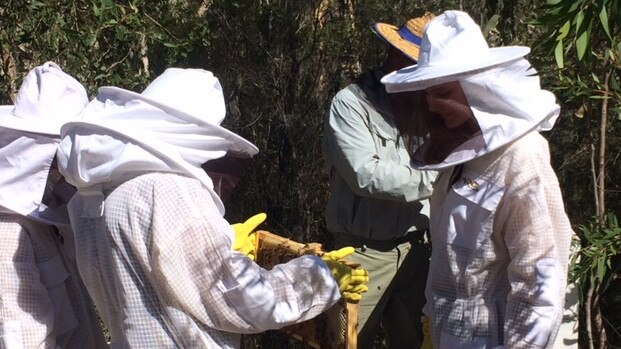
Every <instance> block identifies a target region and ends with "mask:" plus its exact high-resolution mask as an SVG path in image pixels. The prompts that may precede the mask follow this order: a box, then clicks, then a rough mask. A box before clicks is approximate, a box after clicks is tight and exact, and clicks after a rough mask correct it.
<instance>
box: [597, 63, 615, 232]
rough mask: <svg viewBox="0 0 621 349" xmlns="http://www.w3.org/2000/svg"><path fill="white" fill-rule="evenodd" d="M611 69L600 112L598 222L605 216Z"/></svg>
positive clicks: (605, 83) (608, 73)
mask: <svg viewBox="0 0 621 349" xmlns="http://www.w3.org/2000/svg"><path fill="white" fill-rule="evenodd" d="M611 73H612V69H611V70H609V71H608V72H607V73H606V76H605V77H604V91H603V92H604V93H603V99H602V110H601V114H600V125H599V172H598V174H597V181H598V183H597V187H598V198H599V212H597V216H598V217H599V219H600V220H603V219H604V216H605V215H606V197H605V196H606V129H607V126H608V122H607V121H608V98H609V94H610V86H609V83H610V74H611Z"/></svg>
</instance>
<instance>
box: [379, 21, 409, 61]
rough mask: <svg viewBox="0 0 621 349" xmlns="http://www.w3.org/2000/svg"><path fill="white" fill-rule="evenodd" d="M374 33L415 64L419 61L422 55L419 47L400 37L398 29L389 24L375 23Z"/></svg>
mask: <svg viewBox="0 0 621 349" xmlns="http://www.w3.org/2000/svg"><path fill="white" fill-rule="evenodd" d="M373 31H374V32H375V34H376V35H377V36H379V37H380V38H381V39H382V40H383V41H384V42H386V43H387V44H389V45H391V46H393V47H394V48H396V49H397V50H399V51H401V52H402V53H403V54H404V55H406V56H407V57H408V58H409V59H411V60H413V61H414V62H416V61H418V54H419V53H420V48H419V46H418V45H416V44H414V43H412V42H411V41H408V40H405V39H404V38H403V37H402V36H401V35H399V28H398V27H396V26H394V25H392V24H387V23H375V24H374V25H373Z"/></svg>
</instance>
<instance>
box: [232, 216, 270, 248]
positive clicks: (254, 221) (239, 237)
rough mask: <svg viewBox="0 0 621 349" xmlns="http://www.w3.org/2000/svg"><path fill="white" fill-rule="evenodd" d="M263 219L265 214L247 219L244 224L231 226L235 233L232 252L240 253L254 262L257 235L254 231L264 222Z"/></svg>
mask: <svg viewBox="0 0 621 349" xmlns="http://www.w3.org/2000/svg"><path fill="white" fill-rule="evenodd" d="M265 218H267V215H266V214H265V213H259V214H256V215H254V216H252V217H250V218H248V220H247V221H245V222H244V223H235V224H231V227H232V228H233V231H234V232H235V241H234V242H233V250H234V251H237V252H241V253H243V254H245V255H246V256H248V258H250V259H252V260H255V258H256V255H257V233H256V232H255V231H254V230H255V229H256V228H257V227H258V226H259V224H261V223H263V221H265Z"/></svg>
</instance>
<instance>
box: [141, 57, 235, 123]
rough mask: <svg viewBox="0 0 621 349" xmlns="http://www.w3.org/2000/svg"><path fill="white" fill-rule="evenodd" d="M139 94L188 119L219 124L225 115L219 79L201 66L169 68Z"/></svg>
mask: <svg viewBox="0 0 621 349" xmlns="http://www.w3.org/2000/svg"><path fill="white" fill-rule="evenodd" d="M142 96H144V97H147V98H149V99H151V100H154V101H157V102H158V103H160V104H161V105H165V106H168V107H171V108H174V109H176V110H177V111H180V112H182V113H183V114H186V115H179V114H178V113H175V115H177V116H179V117H183V116H186V117H188V118H190V120H186V121H190V122H195V121H197V120H195V119H200V120H199V121H202V122H207V123H210V124H213V125H220V123H222V120H224V116H225V115H226V107H225V105H224V96H223V93H222V86H221V85H220V81H219V80H218V78H216V77H215V76H214V75H213V73H212V72H210V71H207V70H203V69H181V68H168V69H166V70H165V71H164V73H162V75H160V76H158V77H157V78H156V79H155V80H153V82H151V83H150V84H149V86H147V88H146V89H145V90H144V91H143V92H142Z"/></svg>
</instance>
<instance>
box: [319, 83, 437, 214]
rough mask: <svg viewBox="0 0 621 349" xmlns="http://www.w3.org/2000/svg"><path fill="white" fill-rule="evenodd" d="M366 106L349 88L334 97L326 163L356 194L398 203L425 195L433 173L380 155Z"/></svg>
mask: <svg viewBox="0 0 621 349" xmlns="http://www.w3.org/2000/svg"><path fill="white" fill-rule="evenodd" d="M365 108H368V107H366V106H363V105H362V104H361V103H360V102H359V101H358V100H357V98H356V96H355V95H354V94H353V93H352V92H350V91H348V90H342V91H340V92H339V93H338V94H337V95H336V96H335V97H334V99H333V100H332V104H331V106H330V110H329V112H328V115H327V118H328V120H327V122H326V124H325V130H324V147H325V154H324V156H326V157H327V159H328V162H329V163H330V164H331V165H332V166H334V167H335V168H336V170H337V171H338V172H339V174H340V175H341V176H343V178H344V179H345V181H346V182H347V183H348V184H349V186H350V188H351V189H352V191H353V192H354V193H355V194H356V195H359V196H363V197H373V198H378V199H383V200H391V201H398V202H413V201H419V200H422V199H426V198H428V197H429V196H430V195H431V182H432V181H433V180H434V179H435V172H433V171H417V170H414V169H413V168H411V167H410V166H409V165H406V164H402V163H399V162H398V161H395V159H385V158H382V156H381V154H379V152H378V151H377V149H376V147H375V142H374V139H373V136H372V135H371V130H370V125H369V124H368V120H367V115H366V114H368V111H367V110H366V109H365Z"/></svg>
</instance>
